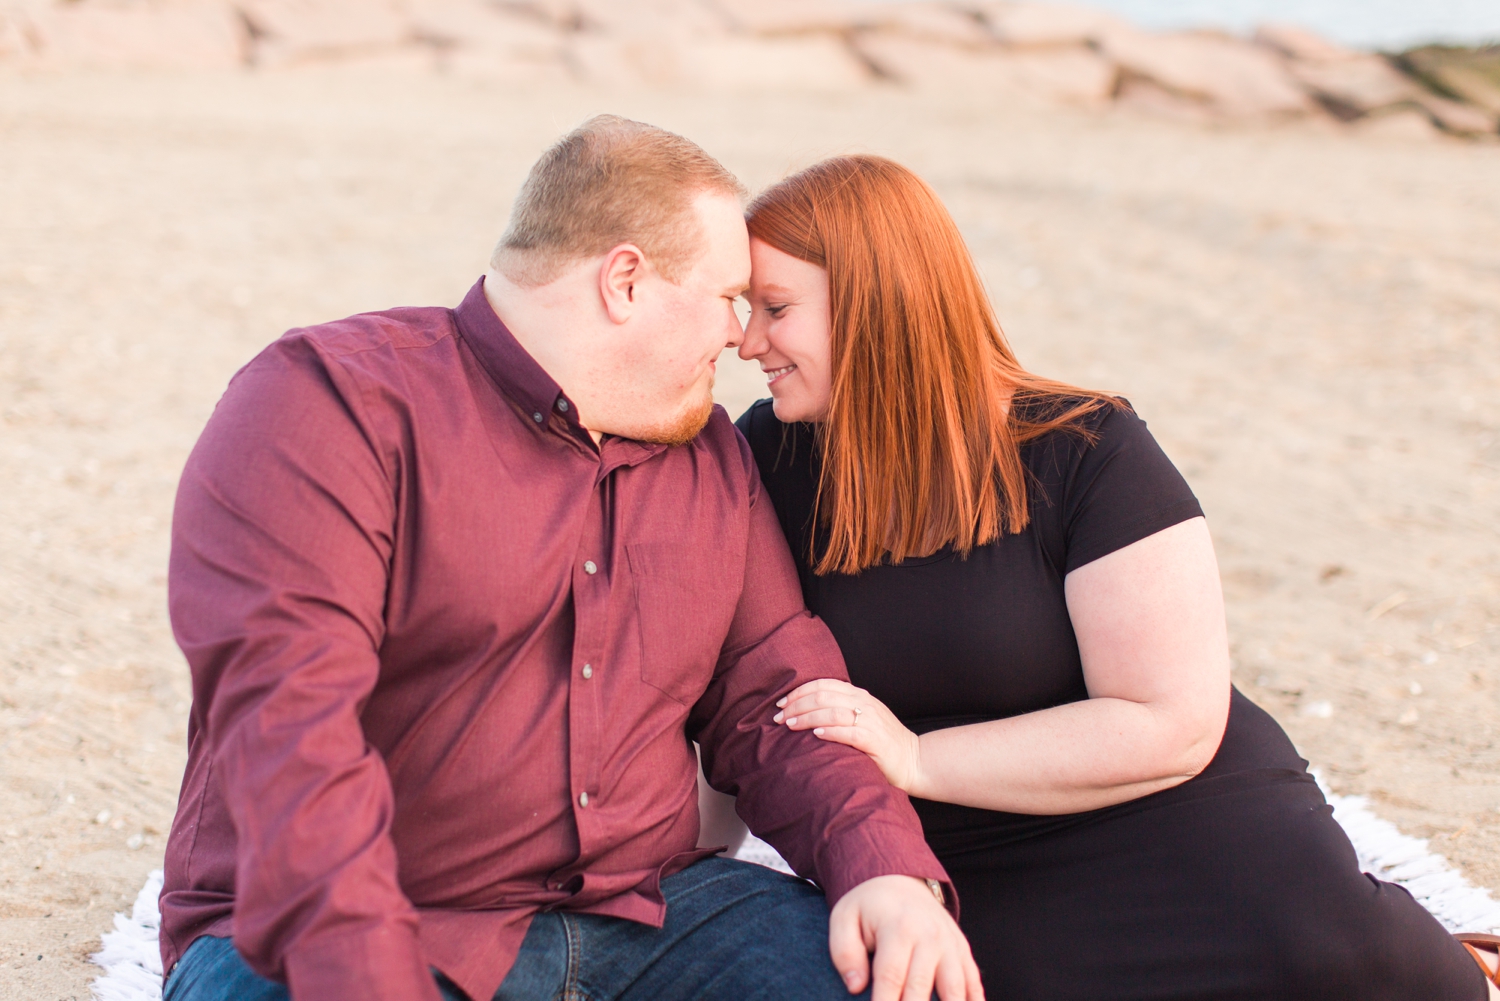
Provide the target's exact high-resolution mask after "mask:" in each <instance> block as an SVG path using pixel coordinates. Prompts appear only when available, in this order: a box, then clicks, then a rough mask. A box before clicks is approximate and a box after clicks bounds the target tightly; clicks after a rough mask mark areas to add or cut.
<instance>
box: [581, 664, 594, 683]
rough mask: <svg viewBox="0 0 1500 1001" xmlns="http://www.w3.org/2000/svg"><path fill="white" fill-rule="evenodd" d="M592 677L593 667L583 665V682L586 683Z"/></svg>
mask: <svg viewBox="0 0 1500 1001" xmlns="http://www.w3.org/2000/svg"><path fill="white" fill-rule="evenodd" d="M593 676H594V665H592V664H585V665H583V680H584V681H587V680H589V679H590V678H592V677H593Z"/></svg>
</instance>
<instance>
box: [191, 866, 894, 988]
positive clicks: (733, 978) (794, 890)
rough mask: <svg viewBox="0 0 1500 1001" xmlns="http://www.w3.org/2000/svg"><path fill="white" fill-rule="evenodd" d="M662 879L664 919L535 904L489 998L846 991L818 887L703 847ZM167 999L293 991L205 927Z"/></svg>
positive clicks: (443, 983)
mask: <svg viewBox="0 0 1500 1001" xmlns="http://www.w3.org/2000/svg"><path fill="white" fill-rule="evenodd" d="M661 889H662V893H663V895H664V896H665V897H666V899H667V920H666V924H665V925H663V926H662V927H661V928H652V927H650V926H649V925H643V924H637V923H636V922H634V921H626V920H624V919H623V918H611V917H602V916H600V915H596V914H569V913H567V912H563V911H550V912H545V913H541V914H537V915H536V917H534V918H533V919H532V922H531V929H530V930H529V931H527V933H526V940H525V941H524V942H522V943H521V952H520V954H519V955H518V956H517V957H516V964H515V966H513V967H511V971H510V973H509V974H507V975H506V977H505V982H504V983H502V984H501V985H500V989H499V990H498V991H496V992H495V997H494V999H493V1001H615V999H618V1001H697V999H702V1001H758V999H765V1001H772V999H775V1001H781V999H785V998H826V999H828V1001H847V999H849V997H850V995H849V992H848V991H847V989H845V987H844V984H843V981H842V980H840V979H839V975H838V973H837V971H835V970H834V968H833V962H832V961H831V960H830V959H829V958H828V904H827V902H826V901H825V900H824V899H823V893H822V891H821V890H819V889H818V888H817V887H815V886H812V885H811V884H809V883H806V882H804V881H802V880H800V879H795V878H793V877H791V876H787V875H784V874H782V873H779V872H776V871H775V870H772V869H767V868H765V867H764V866H758V865H754V864H752V863H750V862H738V861H735V860H734V859H723V858H708V859H703V860H702V861H700V862H697V863H695V864H693V865H691V866H689V867H688V868H686V869H684V870H683V871H682V872H679V873H676V874H675V875H672V876H668V877H667V878H666V879H664V880H662V883H661ZM437 981H438V987H439V988H440V989H441V990H442V992H443V997H444V999H445V1001H467V999H466V998H465V995H464V994H463V992H462V991H460V990H459V989H458V988H457V987H455V986H453V984H451V983H450V982H449V981H448V979H447V978H446V977H443V976H442V975H440V974H438V975H437ZM858 997H859V998H861V999H865V998H868V997H869V992H868V991H866V992H865V993H863V994H860V995H858ZM162 1001H288V993H287V989H286V987H285V985H283V984H278V983H276V982H275V981H272V980H267V979H265V978H264V977H261V976H259V975H257V974H256V973H255V972H254V971H252V970H251V969H250V967H248V966H246V965H245V961H244V960H243V959H241V958H240V955H239V953H237V952H235V950H234V946H233V944H232V943H231V942H230V940H229V939H227V938H214V937H211V936H204V937H202V938H200V939H198V940H197V941H196V942H194V943H193V944H192V945H191V946H190V947H189V948H188V951H187V953H186V954H184V955H183V957H182V960H181V961H180V962H179V963H178V964H177V967H176V968H175V969H174V970H173V971H172V975H171V976H170V977H169V978H168V979H167V983H166V990H165V991H164V992H163V995H162Z"/></svg>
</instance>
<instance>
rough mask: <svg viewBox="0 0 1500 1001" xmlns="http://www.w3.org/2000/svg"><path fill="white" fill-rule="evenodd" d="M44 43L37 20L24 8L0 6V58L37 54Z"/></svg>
mask: <svg viewBox="0 0 1500 1001" xmlns="http://www.w3.org/2000/svg"><path fill="white" fill-rule="evenodd" d="M42 44H43V43H42V35H41V32H40V30H38V28H37V26H36V22H35V20H34V19H33V18H32V17H30V16H28V15H27V13H26V12H25V11H24V10H7V9H5V8H0V60H7V59H27V58H31V57H34V56H37V55H39V54H40V53H41V50H42Z"/></svg>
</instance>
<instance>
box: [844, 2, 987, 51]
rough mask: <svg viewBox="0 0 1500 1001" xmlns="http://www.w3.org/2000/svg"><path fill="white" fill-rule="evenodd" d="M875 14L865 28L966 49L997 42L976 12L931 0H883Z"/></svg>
mask: <svg viewBox="0 0 1500 1001" xmlns="http://www.w3.org/2000/svg"><path fill="white" fill-rule="evenodd" d="M873 13H874V15H875V25H874V27H873V28H866V30H876V31H882V32H889V33H892V34H898V35H902V36H905V37H907V38H915V39H920V40H922V41H924V42H941V43H944V44H947V45H955V46H961V47H965V48H988V47H990V46H992V45H994V44H995V36H994V35H993V34H992V33H991V32H990V29H989V28H988V26H987V25H986V24H985V22H984V21H983V20H982V19H981V18H980V17H979V16H978V15H977V14H971V13H969V12H967V11H964V10H960V9H959V8H957V7H949V6H947V5H946V4H941V3H933V2H931V0H917V2H914V3H881V4H880V5H879V6H878V7H876V9H875V11H874V12H873Z"/></svg>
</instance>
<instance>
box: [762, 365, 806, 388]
mask: <svg viewBox="0 0 1500 1001" xmlns="http://www.w3.org/2000/svg"><path fill="white" fill-rule="evenodd" d="M761 371H762V372H764V373H766V385H767V386H774V385H776V383H777V382H779V381H780V380H781V379H782V378H783V377H784V376H788V375H791V374H792V373H793V372H795V371H797V366H796V365H785V366H783V367H781V368H765V369H761Z"/></svg>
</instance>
